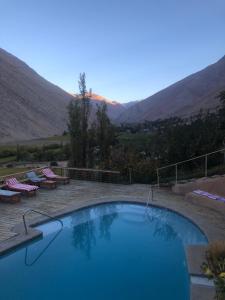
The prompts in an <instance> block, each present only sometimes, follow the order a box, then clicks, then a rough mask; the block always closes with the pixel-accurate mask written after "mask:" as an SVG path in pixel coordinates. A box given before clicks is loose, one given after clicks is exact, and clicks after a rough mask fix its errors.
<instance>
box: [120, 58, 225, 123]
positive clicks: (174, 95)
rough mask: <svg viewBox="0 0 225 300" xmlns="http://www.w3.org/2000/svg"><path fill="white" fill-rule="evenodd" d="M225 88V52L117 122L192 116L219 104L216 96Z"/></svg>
mask: <svg viewBox="0 0 225 300" xmlns="http://www.w3.org/2000/svg"><path fill="white" fill-rule="evenodd" d="M223 89H225V56H223V57H222V58H221V59H220V60H218V61H217V62H216V63H214V64H211V65H209V66H207V67H206V68H204V69H202V70H200V71H198V72H196V73H194V74H191V75H189V76H187V77H185V78H183V79H181V80H179V81H177V82H175V83H174V84H172V85H170V86H168V87H166V88H164V89H163V90H161V91H159V92H157V93H155V94H154V95H152V96H150V97H148V98H146V99H144V100H142V101H140V102H138V103H137V104H134V105H133V106H132V107H131V108H128V109H127V110H126V111H125V112H122V114H121V115H120V116H119V118H118V119H117V120H116V121H117V122H118V123H123V122H124V123H134V122H144V121H145V120H147V121H153V120H157V119H165V118H169V117H174V116H177V117H181V118H184V117H189V116H191V115H193V114H196V113H198V112H199V111H200V109H203V110H208V109H214V108H215V107H216V106H217V105H219V100H218V99H216V98H215V97H216V96H217V95H218V93H219V92H220V91H221V90H223Z"/></svg>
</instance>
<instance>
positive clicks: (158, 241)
mask: <svg viewBox="0 0 225 300" xmlns="http://www.w3.org/2000/svg"><path fill="white" fill-rule="evenodd" d="M62 221H63V224H64V226H63V229H62V230H60V224H59V223H58V222H49V223H46V224H42V225H40V226H38V227H36V228H38V229H39V230H41V231H43V238H39V239H36V240H34V241H32V242H30V243H28V244H26V245H23V246H22V247H20V248H18V249H16V250H15V251H13V252H11V253H9V254H7V255H4V256H3V257H2V258H1V259H0V278H1V279H0V285H1V289H0V299H2V300H14V299H15V300H18V299H21V300H27V299H29V300H36V299H42V300H43V299H46V300H47V299H48V300H49V299H54V300H55V299H56V300H57V299H77V300H89V299H96V300H103V299H104V300H111V299H117V300H118V299H119V300H126V299H127V300H128V299H129V300H138V299H142V300H145V299H146V300H147V299H148V300H149V299H151V300H165V299H167V300H189V299H190V292H189V288H190V287H189V275H188V271H187V265H186V258H185V252H184V247H185V246H186V245H188V244H206V243H207V239H206V237H205V236H204V234H203V233H202V232H201V231H200V229H199V228H198V227H197V226H195V225H194V224H193V223H192V222H190V221H189V220H188V219H186V218H184V217H182V216H181V215H178V214H176V213H174V212H172V211H169V210H166V209H162V208H156V207H149V208H146V207H145V206H141V205H136V204H125V203H111V204H101V205H97V206H93V207H89V208H84V209H82V210H79V211H77V212H74V213H72V214H70V215H68V216H65V217H63V218H62Z"/></svg>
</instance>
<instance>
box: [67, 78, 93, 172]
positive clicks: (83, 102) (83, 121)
mask: <svg viewBox="0 0 225 300" xmlns="http://www.w3.org/2000/svg"><path fill="white" fill-rule="evenodd" d="M78 84H79V91H80V94H79V96H78V97H77V99H76V100H72V101H71V102H70V104H69V106H68V114H69V121H68V131H69V135H70V143H71V160H70V165H71V166H73V167H86V166H87V164H88V162H87V158H88V146H89V145H88V125H89V117H90V99H89V95H88V93H87V88H86V76H85V73H81V74H80V78H79V81H78Z"/></svg>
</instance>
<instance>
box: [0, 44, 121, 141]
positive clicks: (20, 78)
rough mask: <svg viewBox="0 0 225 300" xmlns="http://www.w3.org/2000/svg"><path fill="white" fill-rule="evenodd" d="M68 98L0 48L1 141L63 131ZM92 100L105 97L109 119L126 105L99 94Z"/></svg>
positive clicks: (43, 135)
mask: <svg viewBox="0 0 225 300" xmlns="http://www.w3.org/2000/svg"><path fill="white" fill-rule="evenodd" d="M71 99H73V96H72V95H70V94H68V93H67V92H65V91H64V90H62V89H61V88H59V87H58V86H55V85H54V84H52V83H50V82H49V81H47V80H45V79H44V78H43V77H41V76H40V75H39V74H37V73H36V72H35V71H34V70H32V69H31V68H30V67H29V66H28V65H27V64H25V63H24V62H23V61H21V60H19V59H18V58H16V57H15V56H13V55H11V54H9V53H8V52H6V51H5V50H3V49H1V48H0V112H1V118H0V143H5V142H12V141H13V142H16V141H25V140H31V139H37V138H44V137H49V136H53V135H57V134H62V132H63V131H64V130H65V129H66V123H67V105H68V104H69V102H70V101H71ZM92 100H93V102H94V103H99V102H100V101H103V100H104V101H106V102H107V105H108V113H109V116H110V118H112V119H115V118H116V117H118V116H119V114H120V113H121V112H122V111H123V110H124V109H125V108H124V107H123V106H122V105H121V104H119V103H117V102H115V101H110V100H107V99H106V98H104V97H101V96H98V95H94V97H93V99H92Z"/></svg>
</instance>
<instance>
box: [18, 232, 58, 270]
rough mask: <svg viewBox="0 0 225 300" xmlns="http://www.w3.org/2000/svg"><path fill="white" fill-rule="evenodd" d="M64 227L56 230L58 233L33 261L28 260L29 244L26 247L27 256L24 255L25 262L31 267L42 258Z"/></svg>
mask: <svg viewBox="0 0 225 300" xmlns="http://www.w3.org/2000/svg"><path fill="white" fill-rule="evenodd" d="M62 229H63V228H62V227H61V228H60V229H59V230H58V231H57V232H56V234H55V235H54V236H53V238H52V239H51V240H50V241H49V243H48V244H47V245H46V246H45V247H44V248H43V249H42V251H41V252H40V253H39V254H38V256H37V257H36V258H35V259H33V261H31V262H28V249H29V246H27V247H26V250H25V257H24V263H25V265H26V266H28V267H30V266H33V265H34V264H35V263H36V262H37V261H38V260H39V259H40V258H41V256H42V255H43V254H44V253H45V251H46V250H47V249H48V248H49V247H50V246H51V244H52V243H53V242H54V241H55V240H56V238H57V237H58V236H59V234H60V233H61V231H62Z"/></svg>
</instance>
